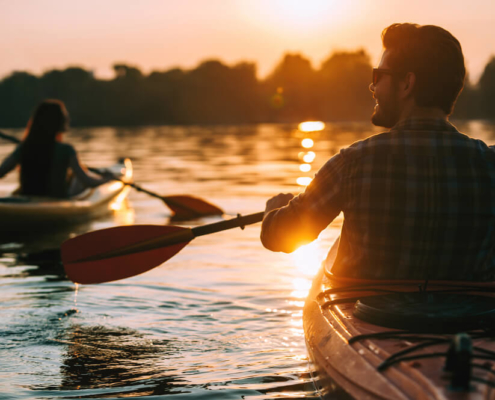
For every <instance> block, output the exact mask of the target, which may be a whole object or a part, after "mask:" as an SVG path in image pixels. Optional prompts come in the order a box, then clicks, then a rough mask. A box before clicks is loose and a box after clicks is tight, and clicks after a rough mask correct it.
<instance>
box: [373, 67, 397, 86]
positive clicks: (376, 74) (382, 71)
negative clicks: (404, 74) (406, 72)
mask: <svg viewBox="0 0 495 400" xmlns="http://www.w3.org/2000/svg"><path fill="white" fill-rule="evenodd" d="M395 74H396V72H395V71H392V70H391V69H388V68H373V79H372V81H373V86H375V85H376V84H377V83H378V81H379V80H380V78H381V77H382V75H395Z"/></svg>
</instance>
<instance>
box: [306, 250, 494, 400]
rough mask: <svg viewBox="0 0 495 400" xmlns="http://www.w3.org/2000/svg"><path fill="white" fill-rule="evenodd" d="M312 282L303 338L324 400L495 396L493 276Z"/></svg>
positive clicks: (321, 277) (325, 274)
mask: <svg viewBox="0 0 495 400" xmlns="http://www.w3.org/2000/svg"><path fill="white" fill-rule="evenodd" d="M337 248H338V241H337V243H336V244H334V246H333V248H332V250H331V252H330V254H329V257H328V258H327V260H326V261H325V263H324V265H323V267H322V269H321V270H320V272H319V273H318V274H317V276H316V277H315V279H314V281H313V286H312V288H311V291H310V293H309V296H308V298H307V300H306V304H305V306H304V314H303V324H304V331H305V337H306V344H307V348H308V353H309V355H310V359H311V361H312V363H313V366H314V381H315V385H316V387H317V389H318V390H319V392H320V395H321V397H322V398H324V399H390V400H399V399H435V400H440V399H463V400H467V399H469V400H471V399H480V400H481V399H486V400H488V399H492V400H495V282H494V283H492V282H490V283H477V282H457V281H430V282H424V281H373V280H359V279H349V278H337V277H335V276H333V275H332V274H331V273H330V272H329V270H330V268H329V267H328V266H331V265H332V264H333V261H334V259H335V256H336V254H337Z"/></svg>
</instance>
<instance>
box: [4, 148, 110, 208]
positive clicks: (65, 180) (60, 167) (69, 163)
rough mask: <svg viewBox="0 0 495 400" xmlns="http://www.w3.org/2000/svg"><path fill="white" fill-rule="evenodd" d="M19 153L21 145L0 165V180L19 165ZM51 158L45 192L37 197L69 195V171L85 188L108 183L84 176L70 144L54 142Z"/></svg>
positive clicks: (63, 196) (84, 173)
mask: <svg viewBox="0 0 495 400" xmlns="http://www.w3.org/2000/svg"><path fill="white" fill-rule="evenodd" d="M21 153H22V143H21V144H19V145H18V146H17V148H16V149H15V150H14V151H13V152H12V153H11V154H10V155H9V156H7V158H5V160H4V161H3V162H2V164H1V165H0V178H2V177H3V176H4V175H6V174H7V173H9V172H10V171H12V170H13V169H14V168H15V167H16V165H18V164H21ZM52 157H53V159H52V163H51V168H50V174H49V181H48V186H47V192H46V193H42V194H36V195H38V196H46V197H57V198H65V197H68V196H69V195H71V194H72V193H70V192H69V187H70V171H72V172H73V173H74V176H75V177H76V178H77V179H78V180H79V181H80V182H81V183H82V184H83V185H84V186H87V187H95V186H98V185H100V184H102V183H104V182H106V181H108V179H104V178H103V179H97V178H93V177H91V176H89V175H88V174H86V171H85V170H84V168H83V167H82V165H81V164H80V163H79V160H78V158H77V154H76V150H75V149H74V147H72V146H71V145H70V144H67V143H61V142H56V143H55V147H54V149H53V155H52ZM21 168H22V165H21ZM22 189H23V188H22V187H21V194H24V193H23V192H22Z"/></svg>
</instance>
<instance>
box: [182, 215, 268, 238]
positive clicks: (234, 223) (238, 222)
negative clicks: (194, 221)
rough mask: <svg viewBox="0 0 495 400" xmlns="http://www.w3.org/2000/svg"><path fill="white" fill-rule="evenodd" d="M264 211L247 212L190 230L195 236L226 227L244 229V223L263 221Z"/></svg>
mask: <svg viewBox="0 0 495 400" xmlns="http://www.w3.org/2000/svg"><path fill="white" fill-rule="evenodd" d="M264 214H265V213H264V212H259V213H255V214H249V215H245V216H241V215H239V216H237V218H232V219H229V220H228V221H220V222H215V223H213V224H208V225H203V226H198V227H196V228H192V229H191V231H192V233H193V235H194V236H195V237H197V236H203V235H208V234H210V233H215V232H221V231H226V230H227V229H232V228H238V227H240V228H241V229H244V227H245V226H246V225H252V224H255V223H257V222H261V221H263V215H264Z"/></svg>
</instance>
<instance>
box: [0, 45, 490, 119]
mask: <svg viewBox="0 0 495 400" xmlns="http://www.w3.org/2000/svg"><path fill="white" fill-rule="evenodd" d="M113 69H114V72H115V77H114V78H113V79H110V80H102V79H96V78H95V77H94V76H93V73H92V72H91V71H87V70H85V69H83V68H80V67H70V68H67V69H65V70H52V71H48V72H46V73H44V74H43V75H41V76H39V77H38V76H35V75H31V74H29V73H27V72H14V73H12V74H11V75H10V76H7V77H6V78H4V79H3V80H2V81H0V126H3V127H22V126H25V125H26V123H27V121H28V119H29V117H30V115H31V114H32V112H33V109H34V107H35V106H36V105H37V104H38V103H39V102H40V101H41V100H43V99H46V98H57V99H60V100H62V101H64V102H65V103H66V105H67V108H68V110H69V112H70V114H71V123H72V125H74V126H82V125H84V126H98V125H149V124H240V123H259V122H300V121H303V120H307V119H318V120H324V121H339V120H369V117H370V115H371V112H372V109H373V100H372V96H371V93H370V92H369V90H368V86H369V84H370V81H371V69H372V68H371V63H370V57H369V55H368V54H367V53H366V51H365V50H357V51H339V52H335V53H333V54H331V55H330V56H329V57H328V59H326V60H325V61H324V62H323V63H322V64H321V66H320V68H319V69H315V68H313V66H312V65H311V62H310V61H309V60H308V59H307V58H305V57H304V56H303V55H301V54H286V55H284V57H282V59H281V61H280V62H279V64H278V65H277V66H276V68H275V69H274V70H273V72H272V73H271V74H269V76H268V77H267V78H266V79H263V80H259V79H258V78H257V76H256V65H255V64H254V63H250V62H242V63H240V64H237V65H233V66H228V65H226V64H224V63H222V62H221V61H218V60H207V61H204V62H202V63H201V64H199V65H198V67H196V68H194V69H191V70H182V69H178V68H175V69H171V70H168V71H153V72H151V73H150V74H149V75H144V74H143V73H142V72H141V71H140V70H139V68H137V67H135V66H130V65H126V64H123V63H118V64H115V65H114V66H113ZM494 111H495V57H494V58H492V59H491V60H490V61H489V62H488V64H487V65H486V68H485V71H484V72H483V75H482V76H481V78H480V80H479V82H478V83H477V84H471V83H470V82H469V79H466V85H465V88H464V90H463V92H462V93H461V95H460V97H459V100H458V104H457V106H456V109H455V113H454V117H455V118H460V119H469V118H494V117H495V113H494Z"/></svg>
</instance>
